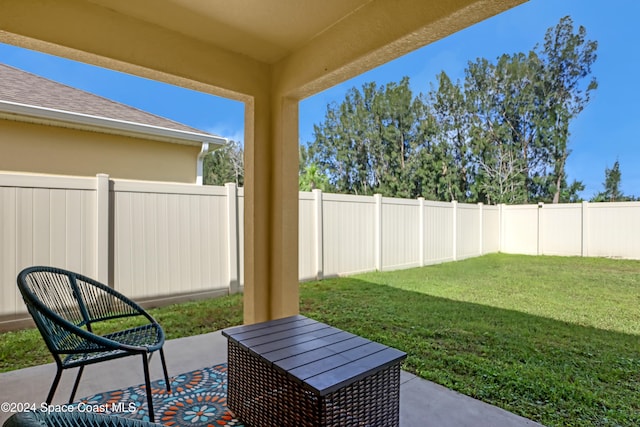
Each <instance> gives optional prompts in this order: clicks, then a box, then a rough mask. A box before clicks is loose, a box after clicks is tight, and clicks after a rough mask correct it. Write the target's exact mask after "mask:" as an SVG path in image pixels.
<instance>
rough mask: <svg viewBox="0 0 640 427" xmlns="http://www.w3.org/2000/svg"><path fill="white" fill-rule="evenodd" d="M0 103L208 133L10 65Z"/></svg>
mask: <svg viewBox="0 0 640 427" xmlns="http://www.w3.org/2000/svg"><path fill="white" fill-rule="evenodd" d="M0 101H8V102H16V103H20V104H26V105H31V106H35V107H42V108H51V109H56V110H63V111H67V112H71V113H79V114H88V115H92V116H97V117H104V118H108V119H116V120H124V121H128V122H134V123H139V124H143V125H151V126H158V127H163V128H168V129H173V130H179V131H187V132H196V133H200V134H208V132H205V131H202V130H200V129H196V128H193V127H190V126H187V125H184V124H182V123H178V122H175V121H173V120H170V119H167V118H164V117H160V116H156V115H154V114H151V113H148V112H146V111H142V110H139V109H137V108H134V107H131V106H129V105H125V104H120V103H118V102H115V101H111V100H109V99H107V98H103V97H101V96H98V95H94V94H92V93H89V92H85V91H83V90H80V89H75V88H73V87H70V86H66V85H64V84H62V83H58V82H55V81H53V80H49V79H46V78H44V77H40V76H37V75H35V74H32V73H29V72H26V71H23V70H20V69H17V68H14V67H10V66H8V65H6V64H0Z"/></svg>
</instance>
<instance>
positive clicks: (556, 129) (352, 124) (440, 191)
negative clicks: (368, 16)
mask: <svg viewBox="0 0 640 427" xmlns="http://www.w3.org/2000/svg"><path fill="white" fill-rule="evenodd" d="M596 50H597V42H595V41H592V40H588V39H587V38H586V30H585V28H584V27H582V26H580V27H579V28H577V29H574V26H573V21H572V20H571V18H570V17H564V18H562V19H561V20H560V22H559V23H558V24H557V25H556V26H555V27H552V28H549V29H548V30H547V32H546V34H545V36H544V42H543V43H542V44H541V45H536V46H535V47H534V48H533V49H532V50H531V51H530V52H528V53H514V54H504V55H502V56H500V57H499V58H497V60H495V61H490V60H487V59H485V58H478V59H476V60H475V61H470V62H469V63H468V66H467V68H466V69H465V71H464V81H463V82H460V81H452V79H451V78H450V77H449V76H448V75H447V74H446V72H444V71H443V72H441V73H440V74H439V75H438V76H437V79H436V83H435V84H431V86H430V90H429V91H428V92H427V93H424V94H423V93H420V94H418V95H416V96H414V95H413V93H412V91H411V89H410V85H409V83H410V82H409V78H407V77H405V78H403V79H402V80H401V81H400V82H393V83H388V84H386V85H377V84H376V83H367V84H365V85H363V86H362V88H361V89H357V88H353V89H351V90H350V91H349V92H348V93H347V94H346V97H345V99H344V101H342V102H341V103H340V104H335V103H334V104H330V105H329V106H328V107H327V112H326V115H325V118H324V121H323V122H322V123H320V124H318V125H315V126H314V140H313V141H311V142H310V143H309V144H308V146H307V147H302V149H301V156H300V157H301V162H300V163H301V171H300V175H301V179H300V181H301V186H304V185H307V184H306V183H311V184H314V185H316V186H318V187H320V186H324V188H325V189H326V190H328V191H334V192H340V193H350V194H373V193H381V194H383V195H385V196H394V197H406V198H415V197H419V196H422V197H425V198H427V199H430V200H446V201H449V200H458V201H464V202H484V203H489V204H495V203H512V204H513V203H531V202H537V201H544V202H555V203H558V202H571V201H575V200H576V199H577V198H578V192H579V191H582V190H583V189H584V185H583V184H582V183H581V182H580V181H576V180H573V181H571V182H569V177H568V176H567V174H566V172H565V165H566V161H567V158H568V156H569V154H570V149H569V147H568V140H569V136H570V132H569V125H570V123H571V120H572V119H574V118H575V117H576V116H578V114H580V112H581V111H582V110H583V109H584V107H585V106H586V105H587V103H588V102H589V99H590V95H591V93H592V92H593V91H594V90H595V89H596V88H597V82H596V79H595V78H593V77H591V67H592V65H593V64H594V62H595V60H596Z"/></svg>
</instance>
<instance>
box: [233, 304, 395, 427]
mask: <svg viewBox="0 0 640 427" xmlns="http://www.w3.org/2000/svg"><path fill="white" fill-rule="evenodd" d="M222 334H223V335H224V336H225V337H227V339H228V345H229V371H228V405H229V409H230V410H231V411H233V412H234V414H235V415H236V416H237V417H238V418H239V419H241V420H242V421H243V422H246V423H248V424H249V425H254V426H261V427H267V426H274V427H286V426H293V427H298V426H314V427H315V426H329V425H330V426H397V425H398V424H399V415H400V413H399V408H400V364H401V362H402V361H403V360H404V358H405V357H406V354H405V353H403V352H401V351H399V350H396V349H394V348H390V347H387V346H385V345H382V344H379V343H376V342H372V341H369V340H367V339H364V338H362V337H359V336H357V335H354V334H351V333H348V332H344V331H342V330H340V329H337V328H333V327H331V326H329V325H326V324H324V323H320V322H317V321H315V320H313V319H309V318H307V317H304V316H292V317H287V318H283V319H278V320H272V321H269V322H264V323H258V324H254V325H247V326H237V327H234V328H229V329H225V330H224V331H222Z"/></svg>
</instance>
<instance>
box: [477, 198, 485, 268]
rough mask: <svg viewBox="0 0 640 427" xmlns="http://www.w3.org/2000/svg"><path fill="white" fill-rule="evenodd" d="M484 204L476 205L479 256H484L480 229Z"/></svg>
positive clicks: (481, 230)
mask: <svg viewBox="0 0 640 427" xmlns="http://www.w3.org/2000/svg"><path fill="white" fill-rule="evenodd" d="M483 215H484V204H483V203H482V202H479V203H478V237H479V239H478V252H479V253H480V256H482V255H483V254H484V230H483V228H482V226H483V224H484V218H483Z"/></svg>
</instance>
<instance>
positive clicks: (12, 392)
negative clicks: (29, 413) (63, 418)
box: [0, 332, 540, 427]
mask: <svg viewBox="0 0 640 427" xmlns="http://www.w3.org/2000/svg"><path fill="white" fill-rule="evenodd" d="M165 356H166V358H167V367H168V370H169V376H173V375H176V374H179V373H183V372H188V371H191V370H194V369H198V368H203V367H205V366H212V365H214V364H218V363H224V362H226V361H227V343H226V339H225V338H224V337H222V335H221V334H220V332H213V333H210V334H204V335H198V336H193V337H187V338H180V339H176V340H170V341H167V343H166V344H165ZM55 370H56V369H55V365H54V364H47V365H41V366H35V367H32V368H26V369H21V370H17V371H11V372H6V373H2V374H0V403H2V402H29V403H35V404H36V406H39V405H40V402H42V401H44V399H45V398H46V395H47V393H48V391H49V387H50V386H51V382H52V381H53V377H54V375H55ZM151 377H152V380H153V379H158V378H161V377H162V369H161V367H160V358H159V357H158V356H154V357H153V360H152V361H151ZM74 378H75V370H70V371H66V372H64V373H63V374H62V380H61V381H60V385H59V386H58V392H57V393H56V397H55V399H54V402H53V403H54V404H62V403H65V402H66V399H68V396H69V393H70V391H71V388H72V384H73V380H74ZM143 382H144V377H143V373H142V363H141V361H140V358H139V357H129V358H125V359H120V360H114V361H110V362H105V363H101V364H97V365H93V366H89V367H87V368H86V369H85V372H84V374H83V377H82V380H81V382H80V387H79V388H78V393H77V397H78V398H80V397H83V396H90V395H93V394H97V393H99V392H103V391H108V390H115V389H120V388H125V387H128V386H132V385H136V384H140V383H143ZM10 415H11V414H10V413H7V412H1V411H0V423H3V422H4V421H5V420H6V419H7V418H8V417H9V416H10ZM400 426H402V427H409V426H420V427H422V426H425V427H426V426H434V427H525V426H527V427H530V426H540V424H538V423H535V422H533V421H531V420H528V419H526V418H522V417H520V416H517V415H514V414H512V413H510V412H507V411H505V410H503V409H500V408H497V407H495V406H492V405H488V404H486V403H483V402H480V401H479V400H476V399H473V398H470V397H468V396H465V395H462V394H460V393H457V392H454V391H451V390H449V389H447V388H445V387H442V386H440V385H437V384H434V383H432V382H429V381H425V380H423V379H421V378H418V377H416V376H415V375H412V374H409V373H407V372H404V371H403V372H402V375H401V385H400Z"/></svg>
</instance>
